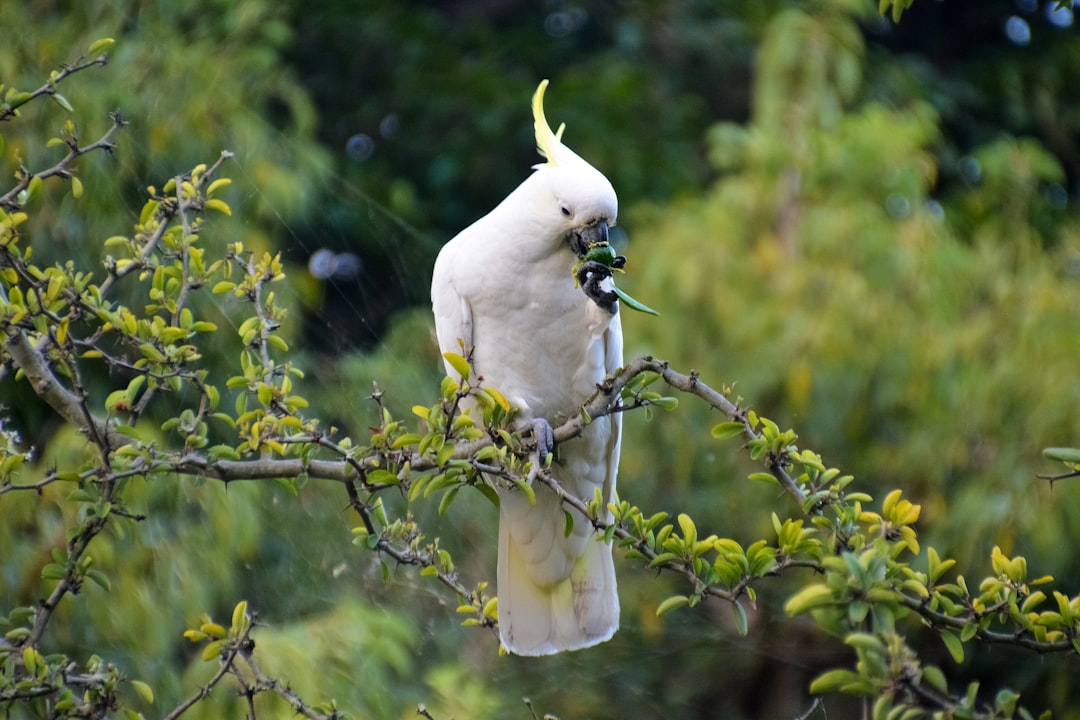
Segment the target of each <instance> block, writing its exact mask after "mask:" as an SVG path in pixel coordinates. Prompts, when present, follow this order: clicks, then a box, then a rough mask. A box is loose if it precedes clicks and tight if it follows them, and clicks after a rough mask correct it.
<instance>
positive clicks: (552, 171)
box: [532, 80, 619, 258]
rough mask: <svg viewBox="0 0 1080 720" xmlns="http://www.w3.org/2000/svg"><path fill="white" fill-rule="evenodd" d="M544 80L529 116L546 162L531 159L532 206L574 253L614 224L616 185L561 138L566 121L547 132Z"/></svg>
mask: <svg viewBox="0 0 1080 720" xmlns="http://www.w3.org/2000/svg"><path fill="white" fill-rule="evenodd" d="M547 85H548V81H547V80H544V81H543V82H541V83H540V86H539V87H538V88H537V89H536V93H535V94H534V95H533V102H532V106H533V121H534V125H535V127H536V149H537V150H538V151H539V152H540V155H542V156H543V157H544V158H545V159H546V160H547V162H544V163H540V164H538V165H535V166H534V168H535V170H536V173H535V174H534V176H533V178H532V180H533V182H534V183H535V184H536V185H538V189H540V190H541V192H540V193H539V195H538V197H537V200H536V206H535V207H534V212H537V213H539V214H540V218H538V219H540V220H541V221H542V222H544V223H545V225H549V224H550V226H552V227H555V228H557V233H558V235H559V237H565V238H566V242H567V243H568V244H569V246H570V249H571V250H572V251H573V253H574V254H575V255H577V256H578V257H579V258H582V257H584V256H585V254H586V253H587V252H588V251H589V248H590V246H592V245H594V244H596V243H598V242H607V239H608V228H610V227H612V226H613V225H615V221H616V219H617V216H618V214H619V201H618V199H617V198H616V196H615V189H614V188H612V186H611V183H610V182H609V181H608V179H607V178H606V177H604V175H603V173H601V172H600V171H599V170H597V169H596V168H594V167H593V166H592V165H590V164H589V163H587V162H585V160H583V159H582V158H581V157H580V156H579V155H578V154H577V153H575V152H574V151H573V150H571V149H570V148H568V147H566V145H563V143H562V133H563V130H564V129H565V128H566V125H565V124H563V125H560V126H559V130H558V132H552V130H551V126H550V125H548V122H547V118H546V117H545V116H544V91H545V90H546V89H547Z"/></svg>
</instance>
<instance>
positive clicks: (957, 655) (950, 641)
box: [941, 630, 964, 664]
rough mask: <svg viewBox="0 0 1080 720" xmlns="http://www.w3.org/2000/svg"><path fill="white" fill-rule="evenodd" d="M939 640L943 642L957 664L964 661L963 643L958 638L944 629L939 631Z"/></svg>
mask: <svg viewBox="0 0 1080 720" xmlns="http://www.w3.org/2000/svg"><path fill="white" fill-rule="evenodd" d="M941 641H942V642H943V643H945V647H946V648H947V649H948V651H949V654H950V655H952V659H953V660H954V661H955V662H956V663H957V664H959V663H962V662H964V643H962V642H960V638H958V637H957V636H956V635H954V634H953V633H951V632H949V631H948V630H946V631H944V632H942V633H941Z"/></svg>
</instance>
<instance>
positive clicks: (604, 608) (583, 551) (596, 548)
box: [497, 492, 619, 655]
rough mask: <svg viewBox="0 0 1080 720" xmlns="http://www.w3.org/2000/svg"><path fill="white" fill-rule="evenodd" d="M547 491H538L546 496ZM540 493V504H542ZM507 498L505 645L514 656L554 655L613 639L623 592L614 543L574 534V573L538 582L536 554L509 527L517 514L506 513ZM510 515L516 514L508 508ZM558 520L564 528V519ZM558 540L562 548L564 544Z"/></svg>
mask: <svg viewBox="0 0 1080 720" xmlns="http://www.w3.org/2000/svg"><path fill="white" fill-rule="evenodd" d="M547 494H549V493H546V492H545V493H541V492H538V493H537V495H538V496H541V497H542V495H547ZM541 497H538V504H539V503H543V500H542V499H541ZM508 499H509V498H507V497H504V498H503V500H504V509H503V511H502V512H501V513H500V514H501V516H502V517H501V518H500V522H499V565H498V576H497V580H498V591H499V637H500V640H501V641H502V644H503V646H504V647H505V648H506V649H507V650H508V651H510V652H512V653H514V654H515V655H551V654H553V653H557V652H562V651H564V650H578V649H580V648H586V647H589V646H591V645H596V644H598V643H602V642H604V641H605V640H609V639H610V638H611V636H612V635H614V634H615V631H616V630H617V629H618V627H619V595H618V592H617V590H616V585H615V565H614V562H613V560H612V557H611V545H609V544H607V543H605V542H603V541H598V540H597V539H596V536H595V534H591V533H590V535H589V537H587V538H581V537H578V538H575V537H573V536H571V538H569V539H565V540H566V542H568V543H570V544H572V545H578V548H576V549H575V550H574V551H573V552H572V553H571V554H569V555H564V556H563V557H564V558H565V562H568V563H572V567H570V568H569V577H565V576H564V579H556V580H554V581H552V582H544V581H543V579H542V578H540V582H537V580H538V572H537V570H538V564H537V563H536V561H535V558H533V559H530V558H529V557H528V556H529V550H528V549H523V548H522V546H521V545H520V544H519V542H517V541H516V540H515V538H514V537H513V536H512V534H511V532H510V529H509V528H510V527H511V526H512V519H513V518H510V517H507V513H508V509H507V507H506V506H507V505H508V504H513V501H511V502H510V503H507V502H506V501H507V500H508ZM515 499H516V498H515ZM552 499H554V497H552ZM556 504H557V501H556ZM534 512H535V508H534ZM509 514H511V515H514V514H515V513H514V511H513V510H509ZM561 515H562V512H561V509H560V510H559V516H560V517H561ZM549 522H550V521H549ZM553 525H554V527H557V528H560V529H561V527H562V525H561V523H559V522H556V523H554V524H553ZM559 539H560V540H563V538H559ZM575 540H577V541H578V542H575ZM582 540H583V541H584V543H585V545H584V546H583V547H581V546H580V542H581V541H582ZM554 545H555V546H556V547H558V546H560V545H562V543H560V542H555V543H554ZM567 549H568V548H567ZM562 552H563V550H562V549H561V548H560V549H557V550H555V552H554V555H560V554H562ZM575 558H576V559H575ZM549 560H550V561H551V562H553V563H556V564H557V563H559V562H562V561H563V559H562V558H559V557H552V558H549Z"/></svg>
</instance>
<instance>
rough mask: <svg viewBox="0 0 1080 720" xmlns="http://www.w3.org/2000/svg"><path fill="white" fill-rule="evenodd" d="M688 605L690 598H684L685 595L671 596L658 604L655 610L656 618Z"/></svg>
mask: <svg viewBox="0 0 1080 720" xmlns="http://www.w3.org/2000/svg"><path fill="white" fill-rule="evenodd" d="M689 604H690V598H688V597H686V596H685V595H672V596H671V597H669V598H668V599H666V600H664V602H662V603H660V605H659V606H658V607H657V608H656V616H657V617H660V616H661V615H663V614H664V613H666V612H668V611H669V610H674V609H675V608H680V607H683V606H684V605H689Z"/></svg>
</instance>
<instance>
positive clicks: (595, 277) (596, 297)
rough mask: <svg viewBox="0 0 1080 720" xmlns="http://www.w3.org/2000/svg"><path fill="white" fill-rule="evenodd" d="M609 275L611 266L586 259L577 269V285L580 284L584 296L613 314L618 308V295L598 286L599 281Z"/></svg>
mask: <svg viewBox="0 0 1080 720" xmlns="http://www.w3.org/2000/svg"><path fill="white" fill-rule="evenodd" d="M609 277H611V268H610V267H608V266H607V265H604V264H603V263H601V262H597V261H595V260H586V261H585V262H583V263H581V266H580V267H579V268H578V270H577V281H578V285H581V289H582V290H584V291H585V295H586V297H588V298H589V299H590V300H592V301H593V302H594V303H596V304H597V305H599V306H600V307H601V308H603V309H604V310H607V311H608V312H609V313H611V314H612V315H614V314H615V313H616V312H617V311H618V309H619V303H618V301H619V296H618V295H616V294H615V293H614V292H613V291H611V290H605V289H603V288H602V287H600V283H602V282H603V281H604V280H606V279H607V278H609Z"/></svg>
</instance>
